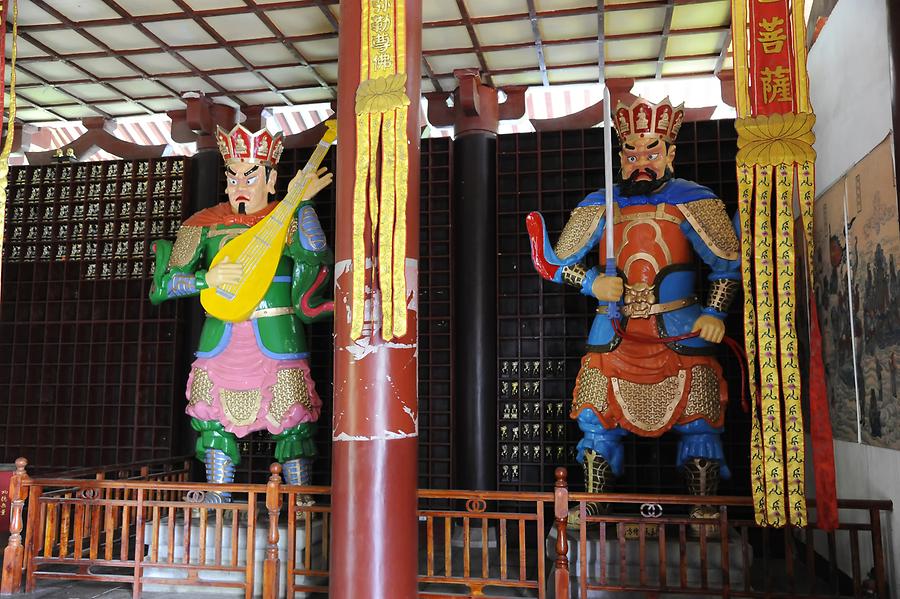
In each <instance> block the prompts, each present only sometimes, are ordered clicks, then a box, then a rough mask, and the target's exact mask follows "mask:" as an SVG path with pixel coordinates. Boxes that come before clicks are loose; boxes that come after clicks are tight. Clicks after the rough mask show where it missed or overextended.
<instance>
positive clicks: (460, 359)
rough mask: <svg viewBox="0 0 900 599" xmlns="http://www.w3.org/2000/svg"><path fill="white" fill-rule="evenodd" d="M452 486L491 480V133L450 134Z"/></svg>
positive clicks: (489, 484) (486, 484) (479, 485)
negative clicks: (451, 197)
mask: <svg viewBox="0 0 900 599" xmlns="http://www.w3.org/2000/svg"><path fill="white" fill-rule="evenodd" d="M453 179H454V182H455V187H454V189H453V203H452V208H451V223H452V248H453V258H452V269H453V307H454V311H453V344H454V350H453V364H454V367H453V371H454V372H453V382H454V401H455V404H454V423H453V430H454V435H455V436H454V448H455V451H454V453H455V470H456V481H455V485H454V486H455V487H456V488H458V489H478V490H492V489H496V488H497V474H496V468H497V405H496V403H497V193H496V191H497V190H496V188H497V183H496V181H497V135H496V133H492V132H488V131H482V130H474V131H469V132H466V133H464V134H462V135H460V136H458V137H457V138H456V139H455V140H454V141H453Z"/></svg>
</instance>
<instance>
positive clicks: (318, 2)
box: [266, 0, 341, 31]
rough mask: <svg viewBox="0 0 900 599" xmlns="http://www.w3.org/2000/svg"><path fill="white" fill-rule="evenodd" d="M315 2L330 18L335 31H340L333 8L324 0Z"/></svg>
mask: <svg viewBox="0 0 900 599" xmlns="http://www.w3.org/2000/svg"><path fill="white" fill-rule="evenodd" d="M338 2H340V0H338ZM313 4H315V5H316V6H318V7H319V10H320V11H321V13H322V14H323V15H325V18H326V19H328V22H329V23H331V26H332V27H333V28H334V30H335V31H338V30H339V29H340V28H341V27H340V24H339V23H338V20H337V18H336V17H335V16H334V13H333V12H331V10H329V8H328V7H327V6H325V3H324V2H322V0H314V1H313ZM270 6H271V4H267V5H266V8H267V9H268V8H269V7H270Z"/></svg>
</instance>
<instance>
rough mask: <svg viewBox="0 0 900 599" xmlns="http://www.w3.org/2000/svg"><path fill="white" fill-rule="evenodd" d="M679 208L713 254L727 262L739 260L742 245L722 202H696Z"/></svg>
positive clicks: (680, 205)
mask: <svg viewBox="0 0 900 599" xmlns="http://www.w3.org/2000/svg"><path fill="white" fill-rule="evenodd" d="M677 206H678V208H679V209H680V210H681V213H682V214H684V218H686V219H687V221H688V222H689V223H690V224H691V226H692V227H693V228H694V231H696V233H697V235H699V236H700V239H702V240H703V243H705V244H706V246H707V247H708V248H709V249H710V250H711V251H712V253H713V254H715V255H716V256H718V257H719V258H724V259H725V260H737V259H738V257H739V256H740V249H741V244H740V243H739V242H738V238H737V234H736V233H735V232H734V226H733V225H732V224H731V219H730V218H728V213H727V212H725V205H724V204H723V203H722V200H719V199H710V200H696V201H694V202H685V203H684V204H677Z"/></svg>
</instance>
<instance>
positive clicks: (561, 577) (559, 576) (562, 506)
mask: <svg viewBox="0 0 900 599" xmlns="http://www.w3.org/2000/svg"><path fill="white" fill-rule="evenodd" d="M567 475H568V472H567V471H566V469H565V468H562V467H560V468H557V469H556V484H555V485H554V489H553V495H554V501H553V507H554V510H553V512H554V518H555V521H556V569H555V572H554V583H555V589H556V599H569V540H568V538H567V537H566V521H567V520H568V517H569V487H568V482H567V481H566V476H567Z"/></svg>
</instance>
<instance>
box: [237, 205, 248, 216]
mask: <svg viewBox="0 0 900 599" xmlns="http://www.w3.org/2000/svg"><path fill="white" fill-rule="evenodd" d="M238 214H247V202H241V203H240V204H238Z"/></svg>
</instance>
